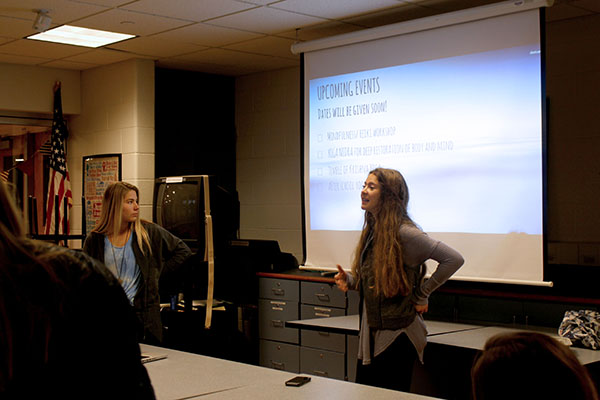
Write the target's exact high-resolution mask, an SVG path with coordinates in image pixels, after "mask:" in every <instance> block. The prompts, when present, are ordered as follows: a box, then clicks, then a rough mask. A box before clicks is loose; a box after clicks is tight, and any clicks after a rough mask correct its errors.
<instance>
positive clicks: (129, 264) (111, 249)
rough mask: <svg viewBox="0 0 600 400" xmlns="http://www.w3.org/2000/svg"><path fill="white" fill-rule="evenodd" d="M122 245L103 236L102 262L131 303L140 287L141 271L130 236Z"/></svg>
mask: <svg viewBox="0 0 600 400" xmlns="http://www.w3.org/2000/svg"><path fill="white" fill-rule="evenodd" d="M132 237H133V235H129V240H127V243H126V244H125V246H123V247H116V246H113V245H112V243H111V242H110V240H108V237H106V236H105V237H104V264H105V265H106V266H107V267H108V269H109V270H110V272H112V273H113V275H114V276H115V277H117V279H118V280H119V282H120V283H121V286H123V290H125V294H126V295H127V298H128V299H129V301H130V302H131V304H133V299H134V297H135V295H136V293H137V291H138V288H139V287H140V281H141V272H140V267H139V266H138V265H137V263H136V261H135V254H133V247H132V246H131V240H132V239H131V238H132Z"/></svg>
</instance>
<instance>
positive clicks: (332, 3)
mask: <svg viewBox="0 0 600 400" xmlns="http://www.w3.org/2000/svg"><path fill="white" fill-rule="evenodd" d="M398 6H400V3H398V2H397V1H396V0H369V1H364V0H327V1H323V0H285V1H281V2H278V3H275V4H272V5H270V6H269V7H272V8H276V9H279V10H286V11H293V12H297V13H301V14H306V15H312V16H315V17H322V18H330V19H340V18H344V17H348V16H353V15H356V14H361V13H365V12H372V11H379V10H383V9H386V8H391V7H398Z"/></svg>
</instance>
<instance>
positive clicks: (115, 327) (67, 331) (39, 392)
mask: <svg viewBox="0 0 600 400" xmlns="http://www.w3.org/2000/svg"><path fill="white" fill-rule="evenodd" d="M35 243H36V242H29V243H26V244H25V247H26V248H29V249H30V254H36V255H40V254H44V255H45V256H44V258H43V261H42V262H43V263H44V264H46V268H43V267H42V265H41V264H39V263H38V264H35V263H32V262H28V261H25V262H23V261H19V260H17V261H16V264H15V263H13V264H12V266H11V267H12V270H10V272H8V273H9V274H10V278H9V279H0V281H1V282H0V283H1V285H0V290H2V296H1V297H2V300H3V301H4V305H5V306H6V307H5V310H6V311H7V312H8V313H9V317H10V331H9V332H12V334H13V335H12V339H13V340H12V341H11V342H10V343H11V351H12V356H13V362H14V364H13V376H12V378H11V380H10V381H9V382H4V383H7V385H6V386H4V385H3V384H2V382H0V398H2V399H34V398H60V399H69V400H70V399H116V398H127V399H154V391H153V388H152V385H151V384H150V379H149V377H148V373H147V372H146V369H145V368H144V366H143V365H142V363H141V356H140V347H139V345H138V341H137V334H136V329H137V321H136V317H135V314H134V312H133V310H132V307H131V306H130V305H129V301H128V300H127V296H126V295H125V292H124V291H123V289H122V288H121V286H120V285H119V283H118V282H117V280H116V278H115V277H114V276H113V275H112V274H111V272H110V271H109V270H108V269H106V267H105V266H104V265H101V264H100V263H99V262H97V261H96V260H93V259H92V258H91V257H89V256H87V255H85V254H83V253H82V252H76V251H73V250H66V249H62V250H59V251H57V248H56V247H53V246H50V245H48V244H47V243H38V244H35ZM5 267H6V268H4V271H5V272H7V271H9V268H10V267H8V266H5ZM3 278H7V274H4V275H3ZM10 285H12V288H11V286H10ZM14 288H17V289H14ZM0 326H2V324H0ZM2 332H6V331H4V330H0V336H2ZM2 339H4V338H2ZM44 344H45V345H44ZM0 353H1V351H0ZM2 356H3V357H2V358H3V359H5V358H4V356H6V355H2ZM0 381H1V379H0Z"/></svg>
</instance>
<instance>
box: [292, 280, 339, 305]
mask: <svg viewBox="0 0 600 400" xmlns="http://www.w3.org/2000/svg"><path fill="white" fill-rule="evenodd" d="M300 294H301V302H302V303H305V304H315V305H327V306H330V307H339V308H346V293H344V292H342V291H341V290H339V289H338V288H337V286H335V285H334V284H328V283H319V282H301V290H300Z"/></svg>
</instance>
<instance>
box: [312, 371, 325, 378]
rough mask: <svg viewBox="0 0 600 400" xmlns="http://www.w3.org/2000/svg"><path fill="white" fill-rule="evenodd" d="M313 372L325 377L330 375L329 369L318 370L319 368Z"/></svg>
mask: <svg viewBox="0 0 600 400" xmlns="http://www.w3.org/2000/svg"><path fill="white" fill-rule="evenodd" d="M313 372H314V373H315V375H317V376H324V377H328V376H329V374H328V373H327V371H317V370H313Z"/></svg>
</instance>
